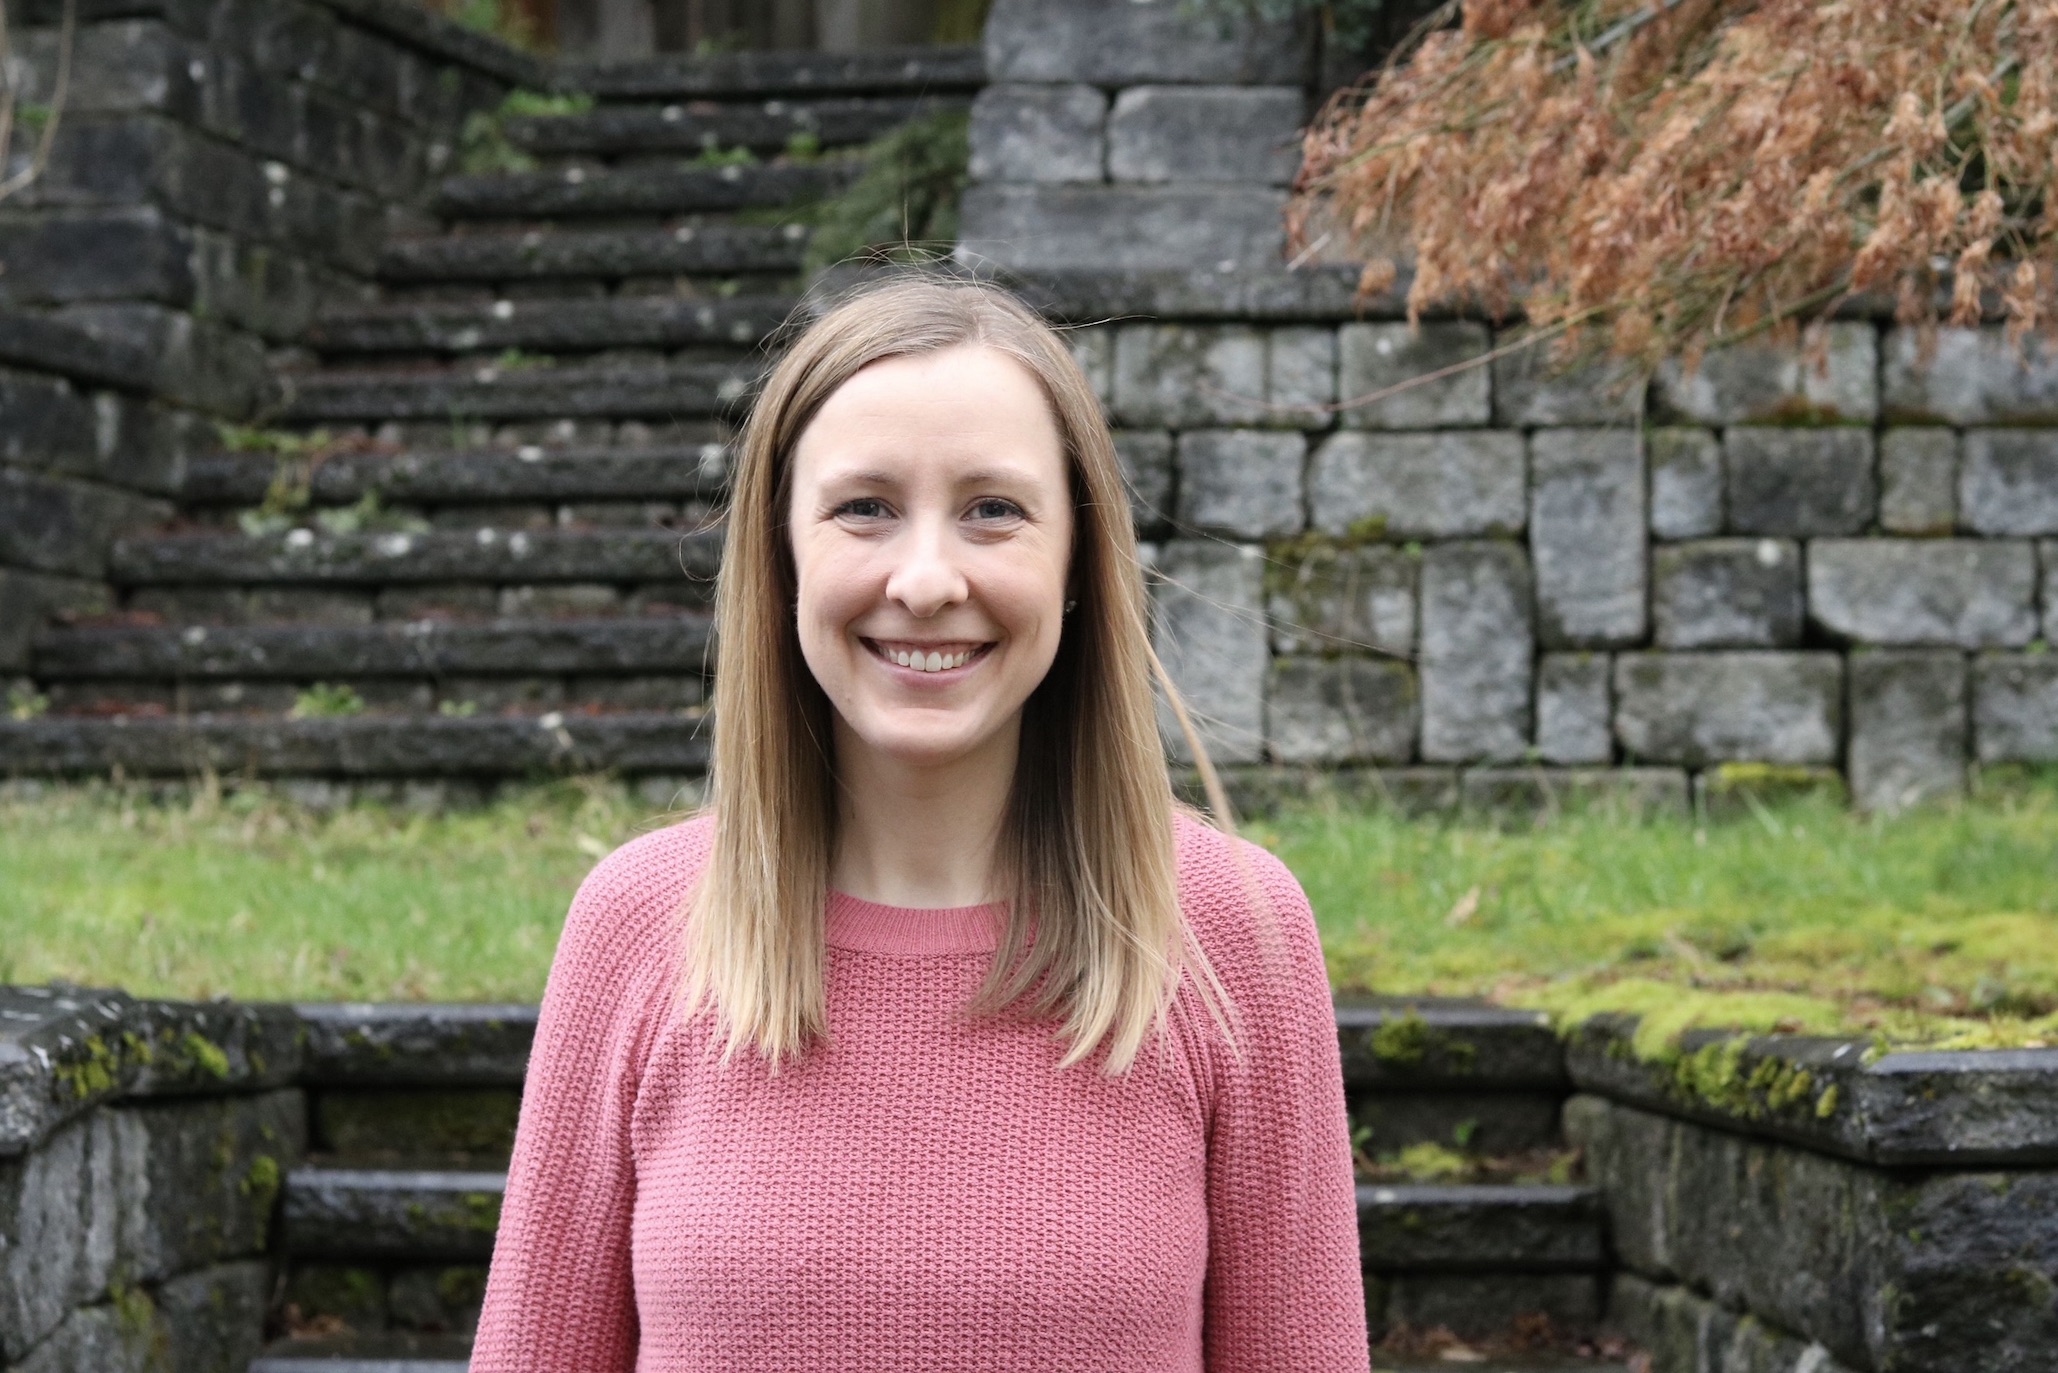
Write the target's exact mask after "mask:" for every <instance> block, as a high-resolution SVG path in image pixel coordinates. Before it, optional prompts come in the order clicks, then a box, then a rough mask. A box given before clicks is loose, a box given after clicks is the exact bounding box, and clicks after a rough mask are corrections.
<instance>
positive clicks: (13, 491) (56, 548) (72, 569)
mask: <svg viewBox="0 0 2058 1373" xmlns="http://www.w3.org/2000/svg"><path fill="white" fill-rule="evenodd" d="M170 513H171V507H170V506H168V505H167V504H165V503H164V502H162V501H153V500H146V499H144V498H142V497H139V496H135V495H131V494H130V493H128V492H126V491H119V490H116V489H115V488H113V487H110V486H102V485H99V484H98V483H95V482H83V481H74V480H72V479H70V478H67V477H46V476H41V475H39V474H37V473H33V472H24V471H20V470H18V469H16V468H11V467H0V563H5V564H9V565H12V566H14V567H19V568H23V569H26V570H30V571H36V572H47V573H52V574H55V575H57V576H61V577H84V578H98V577H100V576H102V575H103V574H104V573H105V571H106V566H107V546H108V543H109V542H110V541H111V540H112V539H113V538H114V537H115V536H116V535H117V534H118V533H120V532H121V531H123V530H127V529H135V528H141V527H147V526H150V525H153V524H157V523H158V522H160V521H162V520H163V519H165V518H166V517H167V516H169V515H170Z"/></svg>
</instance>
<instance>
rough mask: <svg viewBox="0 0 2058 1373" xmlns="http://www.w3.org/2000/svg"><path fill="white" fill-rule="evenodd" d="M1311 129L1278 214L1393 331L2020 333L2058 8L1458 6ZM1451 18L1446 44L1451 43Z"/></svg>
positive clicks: (2057, 81)
mask: <svg viewBox="0 0 2058 1373" xmlns="http://www.w3.org/2000/svg"><path fill="white" fill-rule="evenodd" d="M1435 19H1436V20H1437V21H1438V22H1436V23H1426V24H1425V25H1424V26H1423V28H1422V29H1420V30H1418V32H1417V33H1416V34H1415V35H1414V36H1413V37H1412V38H1411V40H1410V41H1409V42H1407V43H1405V44H1404V45H1403V47H1402V49H1401V50H1400V51H1398V52H1397V53H1396V54H1395V56H1394V58H1393V59H1392V60H1391V61H1390V62H1389V63H1388V64H1387V66H1386V67H1384V68H1383V69H1381V70H1380V71H1378V72H1376V73H1373V74H1372V75H1370V76H1368V77H1367V78H1366V79H1365V80H1364V81H1362V82H1361V83H1360V84H1359V85H1358V86H1357V87H1355V88H1353V89H1351V90H1349V91H1346V92H1343V93H1341V94H1340V95H1339V96H1337V97H1336V98H1334V99H1333V100H1332V101H1331V103H1330V104H1329V106H1328V107H1327V108H1326V109H1325V110H1324V111H1323V112H1322V114H1321V115H1320V116H1319V117H1318V118H1317V120H1316V121H1315V123H1314V125H1313V126H1312V127H1311V129H1310V130H1309V132H1308V135H1307V139H1306V145H1305V153H1306V158H1305V162H1304V165H1303V170H1302V173H1301V180H1300V183H1299V185H1298V186H1297V188H1296V196H1295V199H1294V202H1293V205H1292V208H1291V210H1290V215H1289V218H1290V221H1291V228H1292V230H1293V233H1294V236H1295V238H1296V240H1297V245H1298V247H1299V248H1300V249H1304V250H1305V249H1312V248H1313V247H1314V246H1315V245H1316V244H1317V243H1318V242H1321V241H1322V240H1324V239H1325V237H1326V238H1327V240H1328V241H1329V242H1331V243H1336V244H1338V246H1340V247H1344V248H1347V249H1348V250H1350V251H1351V252H1352V253H1353V255H1355V256H1356V257H1357V258H1358V259H1359V260H1362V261H1365V262H1367V263H1368V264H1369V265H1368V266H1367V267H1366V269H1365V274H1364V277H1363V279H1362V280H1361V283H1360V289H1361V291H1363V292H1365V293H1368V294H1369V293H1377V292H1380V291H1384V290H1386V289H1389V288H1391V287H1392V286H1393V285H1394V284H1395V283H1396V281H1397V278H1398V274H1399V270H1400V267H1401V264H1402V263H1404V262H1408V261H1412V265H1413V271H1414V277H1413V280H1412V282H1411V283H1410V284H1409V286H1408V295H1407V300H1408V308H1409V312H1410V314H1411V316H1412V315H1419V313H1420V312H1421V311H1422V310H1424V309H1427V308H1429V307H1431V306H1433V305H1438V304H1444V303H1450V302H1464V303H1469V304H1477V305H1480V306H1483V307H1485V308H1486V309H1487V310H1489V311H1490V312H1493V313H1496V314H1498V313H1503V312H1508V311H1512V310H1515V309H1519V310H1521V311H1522V312H1523V313H1524V314H1525V315H1526V316H1527V317H1528V318H1529V319H1530V320H1531V321H1532V322H1533V323H1534V324H1536V325H1538V326H1541V327H1542V328H1544V329H1546V330H1549V331H1552V332H1555V333H1559V334H1562V335H1563V336H1564V341H1563V343H1562V344H1561V348H1562V349H1563V350H1564V351H1565V352H1568V353H1569V352H1576V351H1582V350H1585V349H1588V348H1593V349H1598V348H1600V347H1606V348H1607V349H1609V350H1611V351H1613V352H1614V353H1617V354H1619V355H1622V356H1625V357H1629V358H1634V359H1637V360H1638V361H1640V362H1642V363H1644V364H1646V365H1650V364H1655V363H1656V362H1657V361H1658V360H1659V359H1661V358H1663V357H1665V356H1667V355H1669V354H1674V353H1683V354H1685V355H1687V356H1688V358H1689V359H1691V358H1693V357H1694V356H1696V355H1698V354H1699V353H1700V352H1701V351H1703V350H1705V349H1706V348H1708V347H1711V346H1715V345H1717V344H1720V343H1724V342H1729V341H1733V340H1735V339H1737V338H1740V337H1743V336H1746V335H1749V334H1752V333H1755V332H1758V331H1760V330H1764V329H1767V328H1774V327H1778V328H1788V327H1791V325H1792V323H1793V322H1794V321H1796V320H1800V319H1805V318H1808V317H1811V316H1817V315H1820V314H1823V313H1826V312H1827V311H1828V310H1830V309H1832V308H1833V307H1834V306H1835V305H1836V304H1837V303H1838V302H1840V301H1842V300H1844V299H1846V298H1848V297H1851V296H1853V295H1857V294H1861V293H1880V294H1882V295H1885V296H1890V297H1891V298H1893V299H1894V301H1895V312H1896V315H1897V317H1898V318H1900V319H1901V320H1903V321H1904V322H1908V323H1914V324H1919V325H1924V326H1929V325H1933V324H1934V323H1935V322H1936V321H1937V320H1938V319H1940V318H1945V317H1947V318H1948V319H1949V320H1950V321H1951V322H1953V323H1956V324H1970V323H1975V322H1977V321H1978V320H1979V319H1980V318H1981V316H1982V313H1983V307H1985V306H1986V305H1988V304H1990V303H1992V304H1997V305H1998V308H1999V309H2000V310H2001V311H2003V312H2004V313H2005V314H2006V316H2007V319H2008V322H2009V326H2010V330H2011V334H2012V335H2013V336H2014V337H2015V338H2017V339H2018V340H2019V339H2020V338H2021V337H2022V335H2023V334H2024V333H2026V332H2027V331H2028V330H2030V329H2031V328H2033V327H2036V326H2037V325H2039V324H2042V323H2044V322H2045V321H2046V320H2047V319H2048V317H2049V315H2050V311H2051V307H2052V303H2053V289H2052V288H2053V282H2054V279H2058V275H2054V266H2058V264H2054V262H2053V229H2054V228H2058V225H2054V223H2053V221H2052V219H2051V217H2050V216H2049V215H2048V214H2047V213H2046V210H2045V205H2046V202H2047V200H2048V196H2049V192H2050V190H2051V186H2052V181H2053V179H2054V176H2058V163H2054V155H2058V62H2054V59H2058V8H2053V7H2052V6H2049V5H2045V4H2034V5H2033V4H2026V3H2019V2H2012V0H1840V2H1839V3H1824V0H1453V3H1451V4H1448V5H1446V6H1444V7H1443V8H1442V9H1441V10H1439V11H1438V12H1437V15H1436V16H1435ZM1453 20H1456V21H1457V22H1456V24H1455V26H1453V25H1452V22H1451V21H1453Z"/></svg>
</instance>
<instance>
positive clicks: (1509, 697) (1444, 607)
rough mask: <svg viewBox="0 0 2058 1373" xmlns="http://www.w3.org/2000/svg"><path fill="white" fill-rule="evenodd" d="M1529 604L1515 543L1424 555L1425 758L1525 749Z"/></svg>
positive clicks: (1442, 547) (1494, 756)
mask: <svg viewBox="0 0 2058 1373" xmlns="http://www.w3.org/2000/svg"><path fill="white" fill-rule="evenodd" d="M1508 437H1510V438H1513V437H1514V436H1513V435H1510V436H1508ZM1530 607H1531V580H1530V571H1529V560H1528V558H1527V557H1526V556H1524V554H1523V551H1522V549H1521V548H1520V547H1518V546H1516V545H1514V544H1507V543H1486V542H1481V543H1449V544H1439V545H1436V546H1434V547H1432V548H1430V549H1429V550H1428V551H1427V552H1425V553H1424V554H1423V559H1422V652H1421V674H1422V756H1423V758H1424V759H1425V760H1427V761H1430V762H1439V763H1441V762H1474V761H1485V762H1508V761H1511V760H1513V759H1517V758H1520V757H1521V756H1522V755H1523V753H1524V752H1526V751H1527V749H1528V747H1529V736H1530V696H1529V688H1530V671H1531V658H1532V655H1533V653H1534V649H1535V634H1534V631H1533V628H1532V621H1531V609H1530Z"/></svg>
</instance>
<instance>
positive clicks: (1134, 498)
mask: <svg viewBox="0 0 2058 1373" xmlns="http://www.w3.org/2000/svg"><path fill="white" fill-rule="evenodd" d="M1172 455H1173V442H1172V436H1171V435H1170V434H1167V433H1165V432H1164V431H1163V430H1151V429H1118V430H1116V431H1115V458H1116V460H1117V461H1118V462H1120V463H1121V465H1122V481H1123V484H1124V485H1126V486H1127V487H1128V488H1129V504H1130V508H1131V510H1132V511H1133V512H1134V514H1135V516H1136V527H1137V528H1138V529H1147V530H1156V529H1160V528H1162V527H1163V526H1164V525H1165V523H1166V522H1167V521H1169V520H1170V519H1171V518H1172V474H1173V470H1174V462H1173V456H1172Z"/></svg>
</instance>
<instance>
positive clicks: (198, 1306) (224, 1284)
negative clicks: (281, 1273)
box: [157, 1259, 272, 1373]
mask: <svg viewBox="0 0 2058 1373" xmlns="http://www.w3.org/2000/svg"><path fill="white" fill-rule="evenodd" d="M271 1291H272V1266H271V1264H270V1263H269V1262H266V1261H264V1260H262V1259H254V1260H244V1261H242V1262H239V1263H222V1264H215V1265H214V1266H212V1267H209V1268H203V1269H201V1270H200V1271H199V1272H197V1273H187V1274H184V1275H182V1276H180V1277H176V1278H173V1279H171V1280H170V1281H169V1282H167V1283H165V1284H164V1285H163V1286H162V1287H160V1288H159V1289H158V1290H157V1315H158V1319H159V1321H160V1322H161V1323H162V1328H163V1330H164V1343H163V1348H164V1349H165V1350H166V1351H167V1352H168V1354H169V1363H170V1366H171V1367H172V1368H173V1369H175V1370H177V1373H237V1370H239V1369H247V1368H248V1367H249V1366H250V1361H251V1360H252V1359H254V1358H255V1357H257V1351H258V1349H259V1348H260V1347H261V1346H262V1345H263V1343H264V1318H265V1311H266V1306H267V1304H268V1302H269V1300H270V1298H271Z"/></svg>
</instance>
